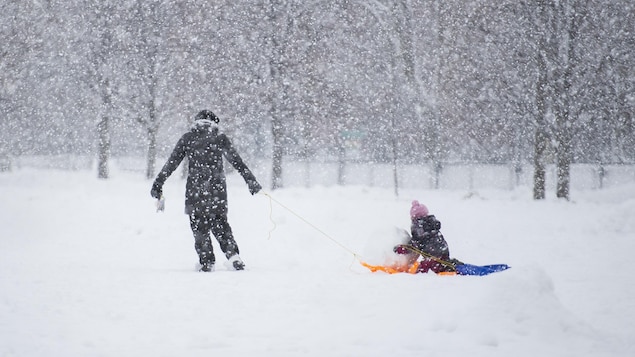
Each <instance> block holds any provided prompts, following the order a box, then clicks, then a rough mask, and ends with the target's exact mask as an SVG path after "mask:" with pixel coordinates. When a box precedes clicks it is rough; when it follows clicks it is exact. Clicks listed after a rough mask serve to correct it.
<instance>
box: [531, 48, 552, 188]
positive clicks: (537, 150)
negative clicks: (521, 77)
mask: <svg viewBox="0 0 635 357" xmlns="http://www.w3.org/2000/svg"><path fill="white" fill-rule="evenodd" d="M538 51H539V52H538V53H537V54H536V60H537V62H538V81H537V83H536V124H535V125H536V126H535V136H534V200H544V199H545V194H546V190H545V182H546V179H545V154H546V153H547V147H548V146H549V135H548V133H547V119H546V115H547V88H548V86H549V73H548V70H547V60H546V58H545V57H546V56H547V52H548V48H547V42H546V39H545V38H543V37H541V38H540V39H539V44H538Z"/></svg>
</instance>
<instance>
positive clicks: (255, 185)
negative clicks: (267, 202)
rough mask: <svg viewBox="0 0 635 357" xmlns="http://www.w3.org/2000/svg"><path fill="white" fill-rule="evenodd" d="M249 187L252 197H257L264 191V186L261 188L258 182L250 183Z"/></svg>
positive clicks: (252, 181) (248, 183)
mask: <svg viewBox="0 0 635 357" xmlns="http://www.w3.org/2000/svg"><path fill="white" fill-rule="evenodd" d="M247 186H249V192H250V193H251V194H252V195H255V194H256V193H258V192H260V190H262V186H260V184H259V183H258V181H256V180H250V181H248V182H247Z"/></svg>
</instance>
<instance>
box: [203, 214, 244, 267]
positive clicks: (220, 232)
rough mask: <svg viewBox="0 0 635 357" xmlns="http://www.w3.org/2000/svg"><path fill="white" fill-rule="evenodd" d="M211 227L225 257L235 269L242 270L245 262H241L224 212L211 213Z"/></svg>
mask: <svg viewBox="0 0 635 357" xmlns="http://www.w3.org/2000/svg"><path fill="white" fill-rule="evenodd" d="M211 229H212V233H213V234H214V237H216V240H217V241H218V243H219V244H220V249H221V250H222V251H223V253H225V257H227V259H228V260H229V261H230V263H231V264H232V265H233V267H234V269H236V270H243V269H244V268H245V264H244V263H243V262H242V260H241V259H240V257H239V256H238V254H239V253H240V251H239V249H238V244H237V243H236V240H235V239H234V234H233V233H232V229H231V226H230V225H229V222H227V215H226V214H214V215H212V221H211Z"/></svg>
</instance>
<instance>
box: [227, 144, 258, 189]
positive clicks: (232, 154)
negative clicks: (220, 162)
mask: <svg viewBox="0 0 635 357" xmlns="http://www.w3.org/2000/svg"><path fill="white" fill-rule="evenodd" d="M220 135H222V136H223V137H222V142H223V155H224V156H225V159H227V161H228V162H229V163H230V164H231V165H232V166H233V167H234V168H235V169H236V171H238V172H239V173H240V175H241V176H242V177H243V179H244V180H245V182H246V183H247V186H249V192H251V194H252V195H255V194H256V193H258V192H259V191H260V190H261V189H262V186H260V184H259V183H258V180H256V176H254V174H253V173H252V172H251V170H249V168H248V167H247V165H246V164H245V163H244V162H243V159H242V158H241V157H240V155H238V152H237V151H236V149H235V148H234V146H233V145H232V143H231V141H230V140H229V138H228V137H227V136H226V135H225V134H220Z"/></svg>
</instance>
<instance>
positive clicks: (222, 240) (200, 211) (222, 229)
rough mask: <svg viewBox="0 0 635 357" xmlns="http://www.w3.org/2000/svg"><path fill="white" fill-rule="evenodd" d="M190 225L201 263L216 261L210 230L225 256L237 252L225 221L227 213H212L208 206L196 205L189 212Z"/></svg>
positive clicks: (230, 255)
mask: <svg viewBox="0 0 635 357" xmlns="http://www.w3.org/2000/svg"><path fill="white" fill-rule="evenodd" d="M190 227H191V228H192V233H193V234H194V248H195V249H196V253H198V258H199V262H200V263H201V264H203V263H204V262H208V263H214V262H215V261H216V258H215V257H214V248H213V246H212V240H211V237H210V232H211V233H212V234H213V235H214V237H215V238H216V240H217V241H218V243H219V244H220V249H221V250H222V251H223V253H225V257H227V258H230V257H232V256H234V255H236V254H238V253H239V251H238V245H237V244H236V240H235V239H234V235H233V234H232V229H231V227H230V226H229V223H228V222H227V213H213V212H212V210H211V209H210V208H208V207H196V208H194V209H192V211H191V212H190Z"/></svg>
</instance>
